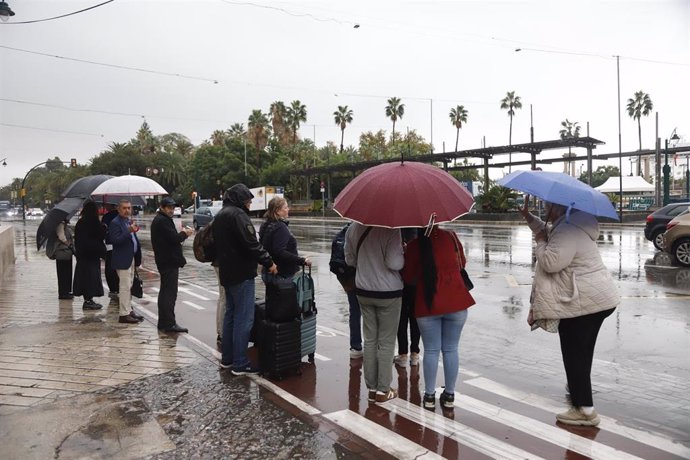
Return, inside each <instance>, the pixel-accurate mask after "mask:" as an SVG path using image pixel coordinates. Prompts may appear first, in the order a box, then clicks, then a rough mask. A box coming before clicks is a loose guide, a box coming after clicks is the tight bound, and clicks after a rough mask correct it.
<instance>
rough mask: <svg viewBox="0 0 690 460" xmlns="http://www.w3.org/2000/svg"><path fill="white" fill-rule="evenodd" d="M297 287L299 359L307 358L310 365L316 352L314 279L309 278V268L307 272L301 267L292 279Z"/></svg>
mask: <svg viewBox="0 0 690 460" xmlns="http://www.w3.org/2000/svg"><path fill="white" fill-rule="evenodd" d="M293 280H294V283H295V286H296V287H297V305H298V306H299V309H300V311H299V316H300V319H301V321H302V322H301V328H300V329H301V335H302V340H301V350H302V352H301V353H302V354H301V356H300V359H301V358H302V357H304V356H306V357H307V359H308V360H309V362H310V363H313V362H314V353H315V352H316V301H315V300H314V279H313V278H312V277H311V267H309V271H307V270H306V269H305V268H304V267H302V272H301V273H297V274H296V275H295V277H294V278H293Z"/></svg>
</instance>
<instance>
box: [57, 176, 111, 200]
mask: <svg viewBox="0 0 690 460" xmlns="http://www.w3.org/2000/svg"><path fill="white" fill-rule="evenodd" d="M112 178H113V176H109V175H108V174H98V175H96V176H86V177H81V178H79V179H77V180H75V181H74V182H72V183H71V184H70V185H69V186H68V187H67V188H66V189H65V190H64V191H63V192H62V196H63V197H64V198H82V199H86V198H88V197H90V196H91V192H93V191H94V190H95V189H96V187H98V186H99V185H101V184H102V183H103V182H105V181H107V180H108V179H112Z"/></svg>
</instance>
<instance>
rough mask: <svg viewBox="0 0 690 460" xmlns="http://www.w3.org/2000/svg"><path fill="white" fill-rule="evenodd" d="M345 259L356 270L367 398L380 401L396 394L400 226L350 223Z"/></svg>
mask: <svg viewBox="0 0 690 460" xmlns="http://www.w3.org/2000/svg"><path fill="white" fill-rule="evenodd" d="M345 261H346V262H347V265H349V266H351V267H355V268H356V270H357V272H356V275H355V286H356V293H357V300H358V301H359V306H360V308H361V310H362V320H363V321H362V323H363V330H364V363H363V367H364V382H365V384H366V386H367V389H368V399H369V401H370V402H371V401H375V402H385V401H388V400H390V399H393V398H395V397H396V396H397V392H396V390H394V389H392V388H391V381H392V379H393V355H394V352H395V350H394V348H395V338H396V333H397V330H398V323H399V321H400V305H401V298H402V291H403V282H402V278H401V277H400V270H401V269H402V268H403V264H404V257H403V246H402V239H401V236H400V230H397V229H390V228H383V227H367V226H364V225H362V224H359V223H357V222H354V223H353V224H352V225H350V227H349V228H348V229H347V233H346V234H345Z"/></svg>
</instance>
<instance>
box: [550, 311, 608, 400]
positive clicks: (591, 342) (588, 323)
mask: <svg viewBox="0 0 690 460" xmlns="http://www.w3.org/2000/svg"><path fill="white" fill-rule="evenodd" d="M613 310H615V308H612V309H610V310H604V311H600V312H598V313H592V314H591V315H584V316H578V317H576V318H568V319H562V320H561V321H560V322H559V325H558V336H559V337H560V339H561V354H562V355H563V365H564V366H565V375H566V377H567V379H568V388H569V389H570V400H571V402H572V404H573V406H574V407H582V406H593V405H594V403H593V401H592V380H591V373H592V360H593V359H594V346H595V345H596V343H597V335H598V334H599V329H600V328H601V324H602V323H603V322H604V319H606V317H607V316H609V315H610V314H611V313H613Z"/></svg>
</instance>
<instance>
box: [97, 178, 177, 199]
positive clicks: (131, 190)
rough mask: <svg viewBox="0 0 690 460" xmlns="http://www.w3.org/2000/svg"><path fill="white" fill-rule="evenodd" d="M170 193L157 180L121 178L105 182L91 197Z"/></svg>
mask: <svg viewBox="0 0 690 460" xmlns="http://www.w3.org/2000/svg"><path fill="white" fill-rule="evenodd" d="M167 194H168V192H167V191H166V190H165V189H164V188H163V187H161V185H160V184H159V183H158V182H156V181H155V180H152V179H149V178H148V177H141V176H130V175H127V176H119V177H113V178H112V179H108V180H107V181H105V182H103V183H102V184H101V185H99V186H98V187H96V189H95V190H94V191H93V192H91V196H104V195H125V196H135V195H137V196H145V195H167Z"/></svg>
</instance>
